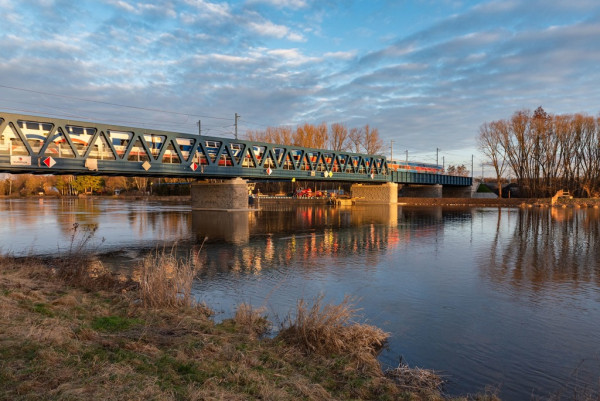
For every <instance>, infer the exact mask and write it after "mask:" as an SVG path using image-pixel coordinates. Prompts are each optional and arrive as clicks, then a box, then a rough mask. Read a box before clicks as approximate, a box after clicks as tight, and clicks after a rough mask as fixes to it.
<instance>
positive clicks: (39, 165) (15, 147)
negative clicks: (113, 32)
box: [0, 112, 471, 186]
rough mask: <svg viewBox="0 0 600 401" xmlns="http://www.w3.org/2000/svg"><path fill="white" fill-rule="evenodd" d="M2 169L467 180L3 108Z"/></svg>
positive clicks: (371, 160) (375, 160)
mask: <svg viewBox="0 0 600 401" xmlns="http://www.w3.org/2000/svg"><path fill="white" fill-rule="evenodd" d="M0 172H9V173H15V174H19V173H34V174H57V175H58V174H90V175H124V176H168V177H189V178H198V179H202V178H211V177H212V178H215V177H221V178H226V177H242V178H249V179H292V178H295V179H299V180H302V179H305V180H337V181H352V182H407V183H424V184H443V185H461V186H466V185H471V179H470V178H466V177H451V176H445V175H439V174H437V175H436V174H419V173H402V174H400V173H398V172H396V171H391V170H390V169H389V168H388V161H387V159H386V158H385V157H384V156H379V155H367V154H359V153H352V152H344V151H334V150H323V149H312V148H304V147H299V146H292V145H276V144H270V143H262V142H253V141H242V140H237V139H229V138H218V137H207V136H199V135H192V134H184V133H177V132H169V131H159V130H153V129H147V128H133V127H124V126H118V125H110V124H102V123H93V122H84V121H73V120H64V119H57V118H50V117H40V116H31V115H22V114H12V113H3V112H0ZM417 176H418V177H417Z"/></svg>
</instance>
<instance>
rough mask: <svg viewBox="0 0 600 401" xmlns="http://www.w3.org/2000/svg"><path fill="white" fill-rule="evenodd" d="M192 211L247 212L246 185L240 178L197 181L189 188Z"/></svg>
mask: <svg viewBox="0 0 600 401" xmlns="http://www.w3.org/2000/svg"><path fill="white" fill-rule="evenodd" d="M191 198H192V210H224V211H237V210H248V184H247V182H246V180H243V179H241V178H234V179H224V180H219V181H215V182H211V181H198V182H196V183H194V184H192V188H191Z"/></svg>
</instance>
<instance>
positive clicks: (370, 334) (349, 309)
mask: <svg viewBox="0 0 600 401" xmlns="http://www.w3.org/2000/svg"><path fill="white" fill-rule="evenodd" d="M357 315H358V309H356V308H354V305H353V304H352V302H351V299H350V298H348V297H346V298H345V299H344V301H343V302H342V303H340V304H338V305H331V304H328V305H323V296H319V297H318V298H317V299H316V300H315V302H314V303H313V305H312V306H311V307H310V308H309V307H308V306H307V304H306V302H305V301H304V300H300V301H298V305H297V310H296V315H295V317H293V318H290V319H289V320H288V321H287V322H286V323H284V326H283V327H282V329H281V331H280V333H279V335H278V337H279V338H281V339H283V340H284V341H286V342H287V343H289V344H294V345H297V346H300V347H301V348H303V349H304V350H305V351H307V352H310V353H317V354H320V355H326V356H327V355H331V354H346V355H352V356H353V357H354V358H356V359H357V360H358V361H359V362H360V363H361V365H362V366H369V367H371V368H373V370H379V371H380V366H379V362H377V359H376V358H375V357H376V355H377V354H378V353H379V351H380V350H381V348H382V347H383V345H384V343H385V341H386V340H387V338H388V337H389V334H388V333H386V332H384V331H383V330H381V329H380V328H378V327H375V326H371V325H368V324H362V323H357V322H356V321H355V319H356V317H357Z"/></svg>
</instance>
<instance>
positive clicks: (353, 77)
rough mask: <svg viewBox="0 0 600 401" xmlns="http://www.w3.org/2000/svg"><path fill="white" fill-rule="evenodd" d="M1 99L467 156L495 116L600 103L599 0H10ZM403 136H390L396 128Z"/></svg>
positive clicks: (48, 109)
mask: <svg viewBox="0 0 600 401" xmlns="http://www.w3.org/2000/svg"><path fill="white" fill-rule="evenodd" d="M0 16H1V19H2V23H1V24H0V57H2V62H0V111H5V112H15V113H23V114H34V115H44V116H53V117H61V118H69V119H76V120H83V121H97V122H103V123H111V124H119V125H125V126H134V127H147V128H155V129H162V130H167V131H177V132H189V133H195V132H198V127H197V122H198V120H200V121H201V127H202V133H203V134H205V135H214V136H225V137H232V136H233V132H234V115H235V113H238V114H239V115H240V116H241V117H240V119H239V121H238V132H239V134H240V137H242V138H243V136H244V134H245V132H246V131H247V130H263V129H265V128H266V127H268V126H280V125H286V126H291V127H295V126H296V125H298V124H302V123H304V122H308V123H313V124H320V123H322V122H325V123H327V124H328V125H329V124H332V123H343V124H346V125H347V126H348V127H349V128H352V127H361V126H364V125H365V124H369V125H370V126H371V127H374V128H377V129H378V130H379V133H380V135H381V137H382V139H383V141H384V144H385V153H386V155H387V156H388V157H389V156H390V153H391V152H392V151H393V155H394V158H405V157H406V155H407V154H408V157H409V159H410V160H420V161H425V162H435V161H436V157H437V160H438V162H439V163H440V164H441V163H442V159H443V160H444V163H445V165H446V166H447V165H448V164H465V165H466V166H467V167H468V168H470V167H471V155H474V160H475V161H474V170H475V175H480V174H481V173H478V172H477V171H481V164H482V163H484V162H485V161H486V160H485V159H484V158H483V156H482V155H481V154H480V152H479V151H478V149H477V144H476V137H477V135H478V131H479V127H480V126H481V125H482V124H483V123H485V122H491V121H495V120H499V119H504V118H510V116H511V115H512V114H513V113H514V112H516V111H518V110H523V109H529V110H535V109H536V108H537V107H538V106H542V107H543V108H544V109H545V110H546V111H547V112H549V113H551V114H565V113H578V112H580V113H586V114H589V115H594V116H595V115H598V112H600V2H599V1H598V0H570V1H564V0H522V1H517V0H501V1H475V0H464V1H461V0H438V1H433V0H406V1H403V0H398V1H392V0H380V1H378V0H364V1H363V0H240V1H233V0H230V1H219V0H210V1H209V0H164V1H149V0H96V1H91V0H78V1H72V0H19V1H17V0H0ZM392 141H393V142H392Z"/></svg>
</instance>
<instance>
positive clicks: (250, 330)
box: [0, 254, 491, 400]
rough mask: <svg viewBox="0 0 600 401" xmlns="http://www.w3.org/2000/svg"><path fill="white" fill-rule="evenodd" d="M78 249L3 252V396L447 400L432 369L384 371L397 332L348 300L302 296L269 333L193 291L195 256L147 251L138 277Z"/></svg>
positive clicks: (250, 317) (258, 321) (246, 313)
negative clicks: (213, 307) (41, 255)
mask: <svg viewBox="0 0 600 401" xmlns="http://www.w3.org/2000/svg"><path fill="white" fill-rule="evenodd" d="M71 256H72V257H71V258H64V259H49V260H41V259H36V258H27V259H17V258H13V257H10V256H2V257H0V399H7V400H8V399H10V400H18V399H22V400H27V399H39V398H40V397H41V398H44V399H69V400H80V399H119V400H122V399H128V400H136V399H137V400H139V399H161V400H163V399H165V400H169V399H173V400H177V399H180V400H213V399H214V400H217V399H221V400H247V399H262V400H328V399H329V400H334V399H338V400H350V399H361V400H362V399H364V400H369V399H373V400H375V399H376V400H397V399H406V400H421V399H428V400H430V399H433V400H435V399H442V398H443V397H442V395H441V393H440V392H439V390H440V385H441V383H442V382H441V380H440V378H439V377H438V376H436V375H435V374H433V373H432V372H430V371H425V370H420V369H409V368H407V367H405V366H401V367H399V368H398V369H394V370H392V371H388V372H383V371H382V370H381V367H380V365H379V363H378V362H377V359H376V355H377V352H378V350H379V349H380V348H381V346H382V345H383V343H384V341H385V339H386V338H387V336H388V334H387V333H384V332H383V331H382V330H380V329H378V328H376V327H373V326H369V325H365V324H358V323H354V318H355V312H356V311H355V310H353V308H352V305H351V304H350V303H349V302H344V303H342V304H341V305H321V303H320V301H319V300H316V303H315V306H311V307H309V306H307V305H306V304H305V303H304V302H299V304H298V311H297V313H296V315H297V316H296V317H295V318H294V319H292V320H289V321H288V322H287V323H286V324H285V325H284V327H282V328H281V331H280V334H279V335H277V336H276V337H274V338H271V337H268V336H263V335H262V334H264V333H265V330H266V329H267V327H268V326H269V324H268V322H267V321H266V319H265V318H264V317H262V316H261V314H260V311H256V310H252V308H250V307H248V306H245V305H241V306H240V307H239V308H238V310H237V313H236V316H235V318H234V319H231V320H227V321H224V322H222V323H220V324H216V323H215V322H214V321H213V320H212V319H211V312H210V310H209V309H208V308H207V307H206V306H204V305H199V304H197V303H196V302H195V301H194V299H193V298H192V297H191V296H190V291H191V280H192V279H193V277H194V274H195V269H196V267H195V266H194V263H193V261H179V260H176V259H175V258H174V257H172V256H171V255H165V254H155V255H150V256H149V257H148V258H146V260H145V261H144V262H143V263H142V264H141V265H140V266H139V267H138V268H136V269H135V270H134V271H135V274H134V277H135V280H132V279H131V278H125V277H120V276H115V275H113V274H111V273H110V272H107V271H105V270H104V269H102V266H101V265H100V264H99V263H98V262H93V261H91V260H88V258H86V257H84V256H76V255H71ZM473 399H491V398H488V397H484V396H481V397H475V398H473Z"/></svg>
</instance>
